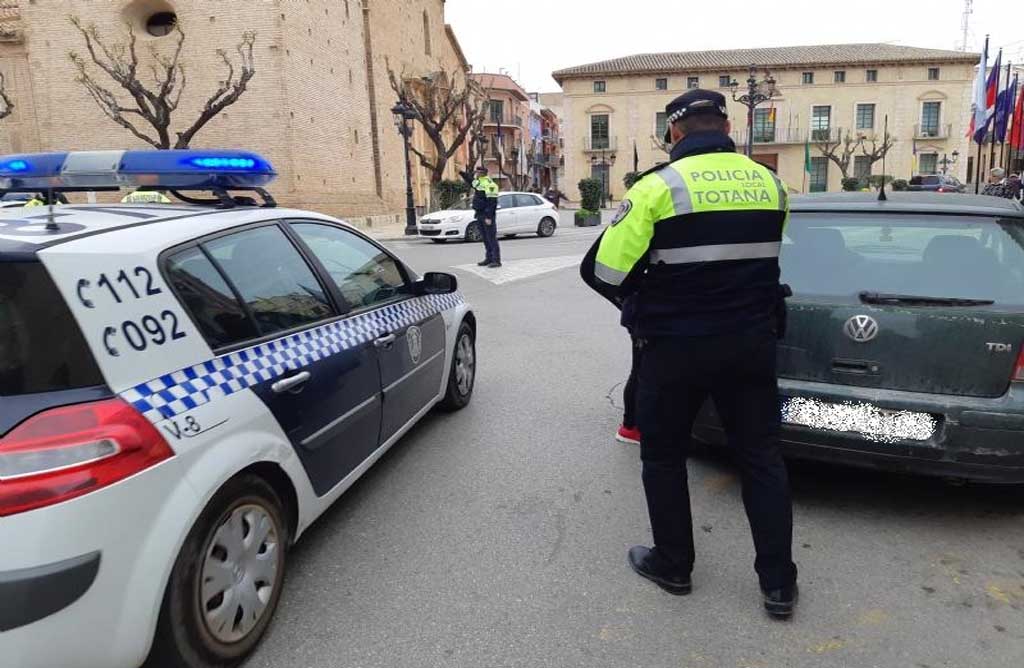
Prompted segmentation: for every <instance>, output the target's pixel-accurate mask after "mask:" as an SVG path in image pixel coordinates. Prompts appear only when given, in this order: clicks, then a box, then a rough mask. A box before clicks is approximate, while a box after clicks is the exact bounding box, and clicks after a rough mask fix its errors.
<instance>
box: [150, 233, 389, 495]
mask: <svg viewBox="0 0 1024 668" xmlns="http://www.w3.org/2000/svg"><path fill="white" fill-rule="evenodd" d="M164 268H165V271H166V274H167V277H168V279H169V281H170V282H171V284H172V285H173V286H174V288H175V291H176V292H177V293H178V296H179V298H180V299H181V301H182V303H183V304H184V305H185V306H186V308H187V309H188V311H189V312H190V315H191V316H192V319H193V320H194V321H195V322H196V325H197V326H198V327H199V328H200V330H202V331H203V332H204V334H205V335H206V337H207V339H208V340H209V341H210V345H211V347H213V348H215V349H217V352H218V356H217V358H216V359H214V360H213V362H211V363H210V364H208V365H207V366H208V367H209V369H208V371H209V373H210V374H211V375H212V376H213V377H215V378H216V382H217V383H218V384H222V383H223V384H228V385H232V389H234V386H235V385H237V386H238V388H239V389H242V388H245V387H249V388H250V389H252V390H253V391H254V392H255V393H256V395H257V396H259V398H260V399H261V400H262V401H263V403H264V404H265V405H266V406H267V408H269V410H270V411H271V412H272V413H273V414H274V417H275V418H276V419H277V421H278V423H279V424H280V425H281V428H282V429H283V430H284V432H285V433H286V434H287V435H288V438H289V440H290V441H291V443H292V445H293V446H294V448H295V451H296V453H297V455H298V457H299V460H300V461H301V462H302V465H303V467H304V469H305V470H306V473H307V474H308V476H309V480H310V482H311V484H312V486H313V489H314V491H315V492H316V493H317V494H318V495H324V494H326V493H327V492H329V491H330V490H331V489H332V488H333V487H334V486H335V485H336V484H337V483H339V482H341V480H342V479H343V478H344V477H345V476H346V475H347V474H348V473H350V472H351V471H352V470H353V469H355V468H356V467H357V466H359V464H361V463H362V462H363V461H364V460H365V459H366V458H367V457H368V456H369V455H370V454H371V453H372V452H373V451H374V450H375V449H376V448H377V445H378V439H379V436H380V417H381V405H380V399H379V397H380V375H379V373H378V369H377V350H376V347H375V346H374V345H373V341H372V340H371V339H369V338H367V337H360V335H359V332H358V331H356V326H355V325H353V324H352V323H351V318H349V317H346V316H348V311H347V309H345V308H340V306H339V304H337V302H336V300H335V299H334V298H333V296H332V294H331V291H329V290H326V289H325V288H324V286H323V284H322V283H321V281H320V280H319V279H318V278H317V275H316V273H315V271H314V267H313V266H311V264H310V262H309V261H308V259H307V258H304V257H303V253H302V252H301V251H300V246H299V245H298V244H297V243H295V242H294V240H293V239H290V238H289V234H288V233H287V227H286V226H284V225H282V224H280V223H276V222H271V223H264V224H260V225H256V226H250V227H245V228H241V229H234V230H230V231H229V232H226V233H222V234H220V235H217V236H214V237H212V238H205V239H200V240H199V241H198V243H195V244H192V245H190V246H187V247H183V248H175V249H173V250H172V251H170V252H168V253H167V254H165V260H164ZM225 347H226V348H227V350H225V349H224V348H225Z"/></svg>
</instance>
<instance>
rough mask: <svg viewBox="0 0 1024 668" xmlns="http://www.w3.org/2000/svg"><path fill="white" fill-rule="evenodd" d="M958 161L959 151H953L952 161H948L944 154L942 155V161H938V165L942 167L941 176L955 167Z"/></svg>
mask: <svg viewBox="0 0 1024 668" xmlns="http://www.w3.org/2000/svg"><path fill="white" fill-rule="evenodd" d="M959 160H960V151H953V159H952V160H950V159H949V158H948V157H947V156H946V154H945V153H943V154H942V160H939V165H941V166H942V173H943V175H945V174H946V172H948V171H949V168H950V167H952V166H953V165H955V164H956V163H957V162H959Z"/></svg>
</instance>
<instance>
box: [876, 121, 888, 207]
mask: <svg viewBox="0 0 1024 668" xmlns="http://www.w3.org/2000/svg"><path fill="white" fill-rule="evenodd" d="M888 143H889V114H886V115H885V134H883V135H882V148H885V146H886V145H887V144H888ZM888 153H889V150H888V149H885V152H884V153H882V187H881V188H879V189H878V201H879V202H885V201H887V200H888V199H889V198H888V197H887V196H886V194H885V156H886V155H887V154H888Z"/></svg>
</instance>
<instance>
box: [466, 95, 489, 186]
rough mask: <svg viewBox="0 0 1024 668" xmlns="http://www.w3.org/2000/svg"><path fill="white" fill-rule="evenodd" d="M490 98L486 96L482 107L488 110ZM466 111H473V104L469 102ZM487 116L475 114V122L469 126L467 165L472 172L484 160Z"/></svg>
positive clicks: (469, 112) (467, 112)
mask: <svg viewBox="0 0 1024 668" xmlns="http://www.w3.org/2000/svg"><path fill="white" fill-rule="evenodd" d="M488 102H489V100H488V99H487V98H486V97H485V98H484V100H483V102H482V103H481V105H480V106H481V108H482V109H484V110H485V111H486V109H487V103H488ZM465 113H466V114H467V115H468V114H471V113H472V106H471V105H470V104H469V103H468V102H467V104H466V110H465ZM486 118H487V115H486V113H481V114H474V115H473V124H472V126H470V128H469V134H468V135H467V141H468V142H469V164H468V165H467V166H466V169H468V170H469V171H470V172H472V171H473V170H474V169H476V164H477V163H478V162H481V161H483V158H484V152H485V149H484V147H483V140H484V139H485V138H486V135H484V120H485V119H486Z"/></svg>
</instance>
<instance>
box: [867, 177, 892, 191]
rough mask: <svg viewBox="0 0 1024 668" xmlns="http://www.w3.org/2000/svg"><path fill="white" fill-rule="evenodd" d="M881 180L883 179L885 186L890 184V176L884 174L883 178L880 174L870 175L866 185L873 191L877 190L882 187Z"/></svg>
mask: <svg viewBox="0 0 1024 668" xmlns="http://www.w3.org/2000/svg"><path fill="white" fill-rule="evenodd" d="M882 179H885V185H889V184H891V183H892V175H891V174H886V175H884V176H883V175H881V174H872V175H871V176H869V177H868V184H869V185H870V186H871V187H872V188H874V189H875V190H878V189H879V188H881V187H882Z"/></svg>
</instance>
